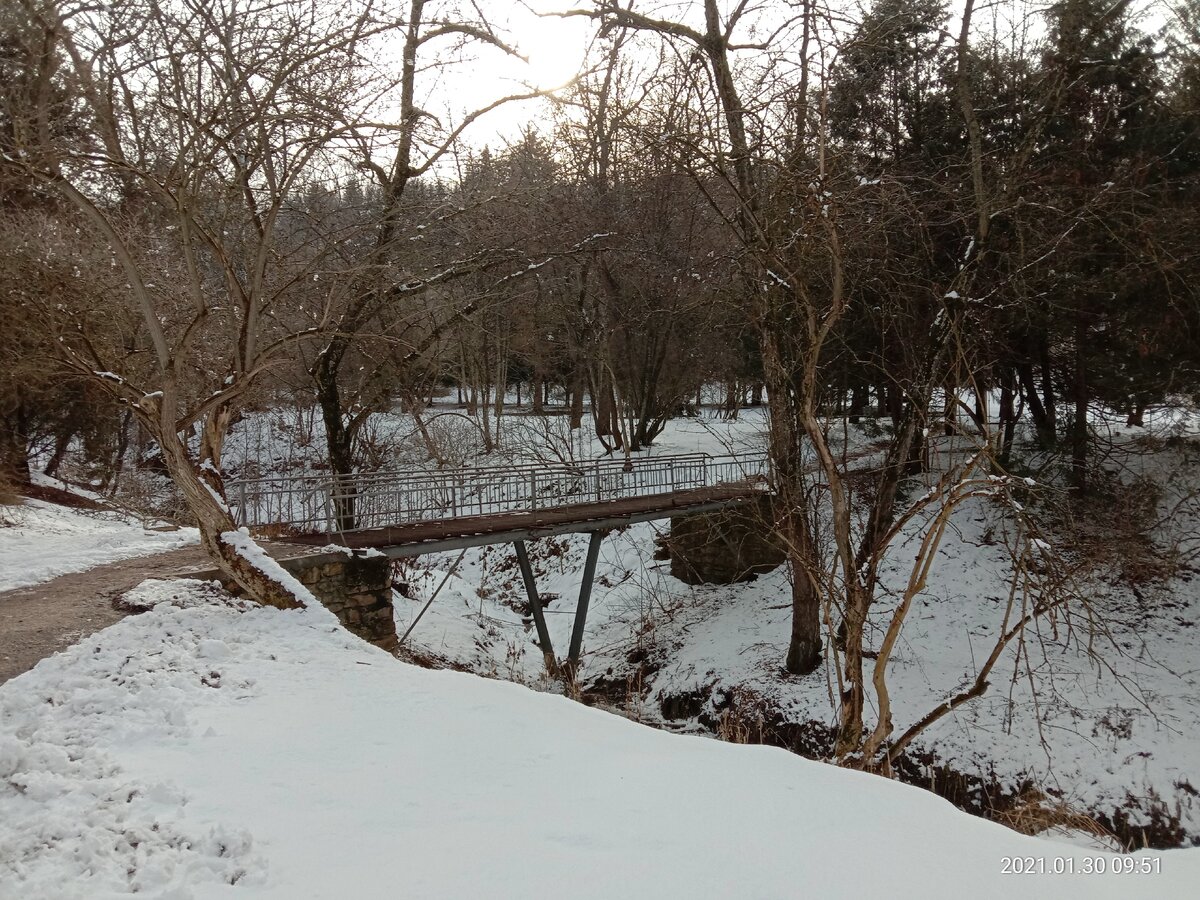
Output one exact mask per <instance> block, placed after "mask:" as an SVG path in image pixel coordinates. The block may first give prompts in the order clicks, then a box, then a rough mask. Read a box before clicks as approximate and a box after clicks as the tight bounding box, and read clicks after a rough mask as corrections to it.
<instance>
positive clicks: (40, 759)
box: [0, 581, 1200, 900]
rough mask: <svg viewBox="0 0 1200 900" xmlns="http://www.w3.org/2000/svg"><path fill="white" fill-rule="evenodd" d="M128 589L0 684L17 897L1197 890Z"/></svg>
mask: <svg viewBox="0 0 1200 900" xmlns="http://www.w3.org/2000/svg"><path fill="white" fill-rule="evenodd" d="M172 596H173V597H174V598H175V599H171V597H172ZM136 599H137V600H138V601H139V604H140V605H143V606H151V607H152V609H151V611H150V612H147V613H145V614H143V615H140V616H134V617H131V618H129V619H126V620H124V621H123V622H121V623H119V624H117V625H114V626H113V627H111V628H109V629H107V630H105V631H103V632H100V633H99V634H97V635H95V636H93V637H92V638H90V639H88V640H86V641H84V642H82V643H81V644H79V645H77V646H76V647H74V648H72V649H71V650H69V651H67V652H65V653H63V654H60V655H58V656H56V657H53V658H51V659H49V660H46V661H45V662H43V663H41V664H40V665H39V666H37V667H36V668H35V669H33V670H32V671H30V672H28V673H26V674H24V675H22V676H19V677H17V678H15V679H13V680H12V681H10V682H8V683H7V684H5V685H4V686H3V687H0V747H2V748H3V749H0V894H2V895H4V896H9V895H11V896H20V897H23V898H36V897H72V896H79V897H89V898H90V897H98V896H110V895H116V894H120V893H124V892H131V891H133V890H134V889H135V888H137V889H139V890H140V892H141V893H143V894H145V895H148V896H160V897H161V896H168V895H169V896H171V897H173V898H175V897H188V896H194V897H196V898H205V897H244V898H263V897H279V898H289V900H290V898H299V897H319V898H325V897H355V898H372V897H380V898H384V897H387V898H391V897H397V896H413V897H474V896H481V897H489V898H497V897H522V898H525V897H540V896H550V895H557V894H565V895H570V896H572V897H604V898H608V897H615V896H630V897H643V896H645V897H651V896H653V897H659V898H662V897H734V896H737V897H795V896H812V897H822V898H829V897H842V896H846V897H849V896H854V897H861V896H892V897H916V896H920V897H954V898H960V897H983V896H988V897H992V896H1014V897H1015V896H1021V897H1022V898H1026V897H1055V898H1067V897H1076V896H1078V897H1088V898H1096V897H1110V896H1111V897H1122V898H1127V897H1129V896H1132V895H1148V894H1149V892H1151V891H1153V895H1154V896H1155V897H1156V898H1168V897H1191V896H1193V895H1194V888H1195V885H1196V884H1197V883H1200V851H1171V852H1167V853H1156V854H1144V855H1142V856H1138V857H1134V858H1135V859H1141V858H1143V857H1145V858H1154V859H1159V860H1160V862H1159V863H1158V864H1157V865H1158V867H1159V868H1160V869H1161V874H1157V875H1111V874H1108V875H1104V876H1097V875H1074V876H1050V875H1042V876H1024V877H1020V876H1003V875H1001V874H1000V873H1001V868H1002V866H1003V860H1004V857H1006V856H1008V857H1011V856H1032V857H1037V858H1045V859H1047V860H1050V859H1053V858H1055V857H1069V858H1070V859H1071V860H1072V864H1073V865H1074V866H1075V867H1076V868H1082V867H1083V866H1084V865H1085V863H1084V860H1085V859H1087V858H1091V859H1094V858H1097V857H1099V856H1101V854H1097V853H1084V852H1082V851H1079V850H1078V849H1076V848H1071V847H1068V846H1066V845H1056V844H1053V843H1050V842H1046V841H1039V840H1036V839H1033V838H1027V837H1023V836H1021V835H1018V834H1016V833H1014V832H1010V831H1008V830H1006V829H1004V828H1002V827H1000V826H998V825H994V824H991V823H988V822H984V821H981V820H978V819H974V818H971V817H970V816H967V815H966V814H964V813H960V812H958V811H957V810H955V809H953V808H952V807H951V806H949V804H947V803H945V802H944V801H942V800H939V799H938V798H936V797H934V796H933V795H931V794H928V793H925V792H922V791H920V790H917V789H915V788H909V787H905V786H903V785H900V784H897V783H894V782H890V781H886V780H884V779H881V778H875V777H872V776H867V775H863V774H860V773H855V772H849V771H845V770H841V769H836V768H833V767H831V766H825V765H821V764H818V763H812V762H808V761H805V760H803V759H800V758H799V757H796V756H793V755H791V754H788V753H786V752H784V751H781V750H775V749H771V748H765V747H744V746H735V745H731V744H723V743H718V742H716V741H712V740H706V739H702V738H689V737H680V736H675V735H670V734H667V733H664V732H660V731H655V730H652V729H650V728H647V727H644V726H640V725H636V724H634V723H631V722H628V721H626V720H624V719H621V718H618V717H616V716H613V715H611V714H608V713H604V712H601V711H598V710H594V709H589V708H587V707H584V706H581V705H579V704H576V703H573V702H570V701H568V700H566V699H564V698H561V697H556V696H550V695H545V694H537V693H534V692H531V691H528V690H526V689H525V688H521V687H519V686H516V685H513V684H509V683H505V682H496V681H485V680H482V679H479V678H477V677H474V676H470V675H462V674H458V673H454V672H447V671H428V670H423V669H418V668H414V667H411V666H408V665H405V664H402V663H399V662H397V661H396V660H394V659H393V658H392V657H390V656H388V655H387V654H386V653H384V652H383V651H380V650H377V649H376V648H373V647H371V646H369V645H367V644H365V643H363V642H361V641H359V640H358V639H356V638H354V637H352V636H350V635H349V634H348V633H346V632H344V631H342V630H340V629H333V628H330V627H328V626H327V625H325V624H324V623H323V622H321V621H319V620H317V619H316V617H314V616H313V615H312V614H311V613H310V612H308V611H287V612H281V611H278V610H272V609H264V608H246V607H240V606H238V605H235V604H232V603H229V602H227V601H223V600H222V595H221V594H220V593H219V592H218V591H217V590H216V589H215V588H213V587H210V586H205V585H201V584H199V583H197V582H178V581H177V582H157V583H150V584H147V585H145V586H143V587H142V588H140V589H139V591H138V593H137V597H136ZM164 600H168V601H169V602H162V601H164ZM1104 858H1105V859H1106V860H1111V859H1114V858H1115V857H1110V856H1106V855H1105V856H1104ZM229 882H236V885H235V886H230V884H229Z"/></svg>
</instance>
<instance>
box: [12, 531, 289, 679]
mask: <svg viewBox="0 0 1200 900" xmlns="http://www.w3.org/2000/svg"><path fill="white" fill-rule="evenodd" d="M264 547H265V549H267V550H268V552H270V553H271V555H272V556H279V555H281V554H283V553H286V552H287V551H289V550H290V551H297V550H299V551H300V552H304V551H306V550H309V549H310V548H296V547H288V546H287V545H264ZM289 555H297V554H296V553H295V552H292V553H291V554H289ZM210 569H212V561H211V560H210V559H209V557H208V555H207V554H206V553H205V552H204V551H203V550H202V549H201V548H200V547H198V546H197V547H184V548H182V549H180V550H169V551H167V552H166V553H156V554H152V555H150V556H137V557H134V558H132V559H123V560H120V561H118V562H114V563H109V564H108V565H104V566H96V567H95V568H92V569H87V570H86V571H83V572H73V573H71V574H69V575H60V576H59V577H58V578H54V579H51V580H50V581H43V582H42V583H41V584H31V585H29V586H27V587H22V588H16V589H15V590H11V591H3V592H0V684H3V683H4V682H5V681H8V679H10V678H13V677H15V676H17V675H20V674H21V673H22V672H25V671H27V670H29V669H32V668H33V667H34V666H35V665H37V664H38V662H40V661H41V660H43V659H45V658H46V657H47V656H50V655H52V654H54V653H57V652H58V651H59V650H63V649H65V648H67V647H69V646H71V645H72V644H74V643H75V642H76V641H78V640H80V639H81V638H84V637H87V636H88V635H90V634H94V633H95V632H97V631H99V630H100V629H101V628H107V627H108V626H109V625H112V624H113V623H114V622H117V621H119V620H120V619H122V618H124V617H125V615H126V613H124V612H122V611H120V610H118V609H116V608H115V607H114V606H113V601H114V600H116V599H117V598H118V597H120V596H121V595H122V594H123V593H125V592H126V591H128V590H129V589H130V588H133V587H135V586H136V585H138V584H140V583H141V582H142V581H145V580H146V579H147V578H172V577H176V576H179V575H184V574H187V573H188V572H200V571H204V570H210Z"/></svg>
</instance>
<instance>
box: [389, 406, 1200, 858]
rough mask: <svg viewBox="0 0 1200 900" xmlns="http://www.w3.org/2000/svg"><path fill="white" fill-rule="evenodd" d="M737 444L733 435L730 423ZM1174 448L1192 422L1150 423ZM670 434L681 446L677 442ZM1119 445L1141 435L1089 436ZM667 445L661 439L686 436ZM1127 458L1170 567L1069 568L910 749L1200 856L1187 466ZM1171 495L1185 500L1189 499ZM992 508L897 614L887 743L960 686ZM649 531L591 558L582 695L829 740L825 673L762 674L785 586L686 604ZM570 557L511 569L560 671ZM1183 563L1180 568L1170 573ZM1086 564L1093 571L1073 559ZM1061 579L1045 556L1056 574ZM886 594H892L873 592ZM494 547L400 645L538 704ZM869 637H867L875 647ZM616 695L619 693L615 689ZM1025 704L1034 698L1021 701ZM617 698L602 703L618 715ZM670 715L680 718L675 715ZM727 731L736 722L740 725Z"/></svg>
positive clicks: (895, 566) (773, 652)
mask: <svg viewBox="0 0 1200 900" xmlns="http://www.w3.org/2000/svg"><path fill="white" fill-rule="evenodd" d="M718 424H720V425H721V426H722V427H726V428H727V430H726V431H725V433H724V434H722V436H721V439H720V440H714V443H718V444H719V443H722V442H724V441H727V440H732V441H736V440H737V438H738V437H739V434H738V429H742V428H744V429H746V431H745V434H746V436H747V438H748V439H751V440H753V439H756V438H755V432H754V431H753V429H752V426H751V425H750V424H749V423H746V422H741V423H732V424H731V425H729V426H726V425H725V424H724V423H718ZM1166 425H1167V426H1168V430H1169V432H1172V433H1174V432H1178V430H1179V428H1180V427H1182V428H1183V430H1184V431H1186V432H1189V433H1193V434H1194V433H1195V432H1196V431H1197V428H1196V423H1195V422H1194V421H1192V422H1190V423H1182V426H1181V425H1180V423H1177V422H1170V423H1166ZM695 427H697V424H696V423H691V422H689V423H687V424H686V425H685V428H695ZM1110 433H1111V435H1112V436H1113V438H1114V440H1118V441H1129V440H1132V439H1133V437H1134V436H1135V435H1138V436H1142V435H1145V434H1146V430H1143V429H1122V428H1121V427H1120V426H1114V427H1112V428H1111V431H1110ZM689 437H690V436H689V435H688V433H687V432H686V431H685V432H684V435H683V436H682V437H676V436H675V435H672V438H674V439H675V440H677V441H679V442H685V441H687V440H688V439H689ZM1144 451H1145V448H1144V447H1141V446H1140V445H1139V444H1137V443H1132V444H1129V445H1128V446H1126V448H1125V451H1124V452H1121V453H1118V452H1116V451H1114V456H1113V461H1114V462H1113V464H1114V465H1115V466H1119V467H1120V468H1121V469H1122V471H1123V477H1124V478H1125V479H1126V480H1129V479H1131V478H1147V479H1150V481H1151V482H1152V483H1153V485H1154V486H1155V489H1156V490H1157V491H1159V495H1158V496H1157V499H1156V501H1155V504H1156V509H1155V514H1156V516H1158V517H1161V522H1160V523H1159V524H1158V526H1156V528H1155V529H1154V537H1155V539H1156V541H1157V543H1158V544H1159V545H1160V546H1162V547H1170V546H1176V547H1177V550H1178V553H1179V554H1180V558H1181V559H1182V560H1183V562H1182V564H1181V565H1180V566H1179V567H1178V569H1177V570H1176V571H1174V572H1173V573H1171V574H1169V575H1167V576H1166V577H1148V578H1143V579H1138V580H1137V581H1136V582H1135V583H1130V581H1129V579H1128V578H1127V577H1126V576H1125V575H1123V574H1122V573H1121V571H1120V560H1118V559H1115V558H1114V559H1113V560H1112V562H1111V565H1108V564H1106V562H1105V561H1104V560H1101V561H1100V562H1101V565H1100V567H1099V568H1095V567H1091V568H1084V569H1081V570H1079V574H1078V578H1079V579H1080V580H1079V583H1078V585H1077V588H1078V590H1079V593H1080V596H1081V598H1082V599H1083V600H1084V601H1085V602H1084V603H1075V604H1072V605H1071V606H1070V607H1069V608H1068V614H1067V615H1063V616H1060V617H1058V618H1057V619H1056V620H1055V621H1046V622H1042V623H1040V624H1038V625H1037V626H1036V627H1034V628H1032V629H1031V630H1030V631H1029V633H1028V635H1027V639H1026V640H1025V641H1023V642H1019V643H1014V645H1013V646H1012V647H1011V648H1010V650H1009V651H1008V652H1007V653H1006V654H1005V656H1004V657H1002V660H1001V663H1000V664H999V665H998V666H997V668H996V670H995V672H994V674H993V677H992V679H991V680H992V685H991V687H990V689H989V691H988V693H987V694H985V695H984V696H983V697H982V698H980V699H978V700H976V701H973V702H972V703H970V704H968V705H967V706H965V707H964V708H963V709H962V710H961V711H959V712H958V713H956V714H955V715H952V716H949V717H947V718H945V719H943V720H941V722H939V723H937V724H936V725H935V726H933V727H932V728H931V729H929V730H928V731H927V732H926V733H925V734H924V736H923V737H922V738H921V739H920V740H919V742H918V744H917V745H916V747H915V748H914V749H915V751H916V753H915V756H916V757H919V758H920V759H922V761H923V762H924V763H925V764H928V765H939V766H946V767H949V768H951V769H953V770H955V771H956V772H960V773H962V774H964V775H967V776H969V777H974V778H977V779H979V780H980V781H981V782H982V783H992V784H997V785H999V786H1001V787H1003V788H1005V789H1007V790H1009V791H1011V792H1012V793H1016V792H1018V791H1020V790H1021V788H1022V785H1024V784H1026V783H1030V782H1031V783H1032V785H1033V786H1035V787H1036V788H1037V789H1038V790H1039V791H1041V792H1043V793H1044V794H1046V795H1047V797H1048V798H1049V802H1051V803H1058V802H1061V803H1064V804H1066V805H1067V806H1068V807H1070V808H1071V809H1073V810H1076V811H1081V812H1087V813H1091V814H1093V815H1096V816H1099V817H1101V818H1102V819H1103V820H1113V819H1114V818H1120V817H1125V823H1124V824H1126V825H1128V826H1130V827H1131V828H1133V829H1136V828H1137V827H1140V826H1153V825H1155V824H1156V823H1158V824H1161V823H1162V821H1164V820H1165V819H1164V817H1165V818H1171V819H1177V820H1178V822H1179V824H1180V825H1181V827H1182V829H1183V831H1182V834H1180V835H1179V839H1182V840H1183V841H1185V842H1190V843H1196V842H1200V795H1197V793H1196V791H1197V789H1200V740H1197V736H1198V735H1200V668H1197V664H1196V659H1197V649H1196V647H1197V645H1196V640H1197V637H1196V635H1195V633H1194V632H1195V631H1196V628H1197V627H1198V626H1200V581H1197V580H1196V579H1195V569H1194V558H1195V557H1194V555H1195V553H1196V548H1197V546H1200V538H1198V537H1197V536H1198V535H1200V503H1197V502H1196V498H1197V496H1198V495H1197V487H1198V485H1197V484H1196V483H1195V482H1196V480H1197V477H1196V474H1195V473H1196V471H1197V468H1196V465H1195V463H1196V460H1192V461H1191V462H1190V463H1187V464H1186V465H1185V464H1184V460H1183V457H1181V456H1180V455H1179V454H1181V453H1187V452H1191V451H1188V450H1187V448H1186V446H1183V447H1182V449H1181V448H1180V447H1176V448H1175V449H1170V448H1165V449H1164V448H1163V447H1162V446H1159V447H1158V448H1157V449H1155V450H1154V452H1144ZM1189 498H1190V499H1189ZM1006 521H1007V519H1006V515H1005V512H1004V510H1003V509H1001V508H1000V507H999V506H997V505H996V504H993V503H991V502H990V501H988V500H986V499H976V500H972V501H970V502H969V503H967V504H966V505H964V506H963V507H961V508H960V509H959V510H958V511H957V512H956V513H955V516H954V519H953V527H952V528H951V529H950V531H949V532H948V535H947V538H946V540H945V542H944V544H943V547H942V551H941V554H940V556H939V558H938V562H937V564H936V566H935V567H934V570H933V573H932V575H931V578H930V581H929V585H928V587H927V589H926V590H925V591H924V592H923V593H922V595H921V596H920V597H919V599H918V601H917V604H916V607H915V608H914V610H913V612H912V614H911V615H910V617H909V620H908V624H907V625H906V627H905V630H904V632H903V634H902V638H901V642H900V644H899V646H898V648H897V652H896V653H895V655H894V657H893V660H892V664H891V667H890V675H889V686H890V689H891V694H892V697H891V699H892V704H893V716H894V720H895V723H896V729H897V732H896V733H897V734H899V733H901V732H903V730H904V729H905V728H907V726H908V725H909V724H911V723H912V722H914V721H916V720H917V719H919V718H920V717H921V716H922V715H923V714H925V713H926V712H928V711H929V710H931V709H933V708H935V707H936V706H937V705H939V704H940V703H943V702H945V700H946V698H947V697H950V696H952V695H953V694H955V693H957V692H958V691H960V690H962V689H963V688H964V687H965V686H966V685H967V684H968V683H969V682H970V680H972V679H973V678H974V676H975V674H976V672H977V670H978V666H979V665H980V664H981V661H982V660H983V659H984V658H985V657H986V655H987V653H988V652H989V651H990V649H991V646H992V643H991V642H992V641H993V640H994V638H995V635H996V633H997V629H998V628H999V626H1000V623H1001V618H1002V615H1003V609H1004V601H1005V599H1006V597H1007V586H1008V583H1009V580H1010V576H1011V560H1010V557H1009V554H1008V551H1007V550H1006V548H1005V547H1004V545H1003V542H1002V539H1003V536H1004V534H1005V530H1006ZM668 528H669V524H668V523H666V522H659V523H645V524H640V525H635V526H631V527H629V528H627V529H623V530H621V531H618V532H614V533H612V534H610V535H609V536H607V537H606V538H605V539H604V543H603V544H602V549H601V553H600V562H599V567H598V570H597V579H598V581H597V587H596V590H595V592H594V593H593V596H592V610H591V612H590V614H589V618H588V625H587V630H586V633H585V640H584V650H585V656H584V660H583V669H582V674H581V678H582V681H583V682H584V684H585V685H590V686H592V687H596V688H598V693H602V694H603V695H605V696H606V697H608V698H609V699H610V700H611V701H612V702H614V703H615V705H616V706H617V708H619V709H620V711H622V712H623V713H624V714H626V715H630V716H632V717H635V718H638V719H640V720H642V721H646V722H652V723H655V724H659V725H663V726H666V727H668V728H671V729H674V730H680V731H690V732H697V733H711V731H712V728H713V723H714V722H719V721H720V720H721V719H722V717H723V716H726V715H728V714H729V710H730V709H731V708H738V711H739V712H740V713H742V714H744V715H746V717H747V718H753V716H754V715H756V714H757V713H759V712H764V713H765V714H766V715H767V716H768V717H771V716H776V715H778V716H779V717H780V718H781V719H782V721H783V723H784V724H788V723H791V724H803V723H807V722H817V723H822V724H824V725H830V726H831V725H832V724H833V722H834V720H835V715H836V709H835V706H834V703H833V698H834V697H835V696H836V684H835V683H834V681H835V676H834V673H833V672H832V671H830V670H828V669H827V670H825V671H823V672H821V673H818V674H815V675H812V676H808V677H806V678H792V677H788V676H786V675H784V674H783V672H782V660H783V658H784V655H785V653H786V647H787V637H788V634H789V625H790V607H789V599H790V589H789V585H788V581H787V577H786V573H785V571H784V570H783V569H777V570H775V571H774V572H771V573H769V574H767V575H765V576H761V577H760V578H758V579H757V580H756V581H753V582H749V583H744V584H739V585H724V586H723V585H699V586H689V585H686V584H683V583H681V582H679V581H677V580H676V579H674V578H672V577H671V576H670V574H669V563H667V562H665V561H660V560H655V559H654V552H655V539H656V537H657V536H658V535H659V534H660V533H662V532H664V531H666V530H667V529H668ZM918 540H919V537H918V532H917V531H916V530H915V529H910V530H909V531H908V532H907V533H906V535H905V536H904V538H903V539H902V540H901V541H900V542H899V544H898V545H897V546H896V547H895V549H894V551H893V553H892V555H891V558H890V560H889V562H888V564H887V565H886V566H885V568H884V571H883V593H882V595H881V596H882V599H881V602H880V611H881V612H882V613H884V614H886V613H887V611H888V610H889V608H890V602H889V600H888V596H889V593H888V592H889V591H891V592H895V591H896V590H897V589H898V588H899V587H900V586H901V585H902V584H903V582H904V579H905V578H906V577H907V574H908V573H907V568H906V566H907V564H908V563H909V561H910V559H911V557H912V555H913V553H914V552H915V548H916V544H917V542H918ZM585 548H586V538H585V537H583V536H569V537H565V538H557V539H548V540H544V541H538V542H534V543H532V544H531V545H530V554H531V557H532V560H533V564H534V567H535V569H536V570H537V576H538V584H539V589H540V591H541V593H542V594H543V597H544V598H548V599H549V609H548V624H549V627H550V632H551V637H552V640H553V643H554V646H555V648H556V649H557V650H558V652H559V654H560V655H562V654H563V653H565V648H566V646H567V642H568V639H569V635H570V629H571V625H572V621H573V617H574V611H575V599H576V596H577V593H578V589H579V583H580V580H581V570H582V567H583V559H584V554H585ZM1189 553H1191V554H1192V560H1191V562H1188V561H1187V555H1188V554H1189ZM457 557H458V554H456V553H455V554H444V555H442V556H440V557H427V558H424V559H423V560H422V561H421V562H420V563H418V564H416V565H414V566H413V569H412V571H411V572H410V573H409V575H408V579H409V583H410V585H411V587H412V589H411V590H410V591H409V593H410V594H412V596H413V599H412V600H409V601H403V600H400V601H398V610H397V621H398V625H399V627H400V629H401V630H402V631H403V629H405V628H406V627H407V626H408V624H409V623H410V622H411V620H412V618H413V617H414V616H415V614H416V613H417V611H418V610H419V609H420V608H421V607H422V606H423V605H424V601H425V600H426V599H427V598H428V597H429V596H430V595H431V593H432V591H433V590H434V589H435V588H436V586H437V585H438V584H439V583H440V582H441V580H442V576H443V574H444V572H445V571H446V570H448V569H449V568H450V567H451V566H452V565H453V564H454V562H455V560H456V559H457ZM1092 562H1093V563H1094V562H1095V561H1094V560H1093V561H1092ZM1077 564H1078V561H1077V560H1074V559H1069V558H1068V559H1065V560H1064V561H1063V565H1064V567H1065V568H1068V569H1070V568H1073V567H1075V566H1076V565H1077ZM893 596H894V593H893ZM524 603H525V598H524V590H523V587H522V584H521V580H520V575H519V571H518V569H517V567H516V563H515V559H514V557H513V555H512V552H511V549H510V548H506V547H496V548H480V549H475V550H470V551H468V552H467V553H466V554H465V556H464V558H463V560H462V562H461V564H460V565H459V566H458V568H457V570H456V572H455V574H454V575H453V576H452V577H451V578H450V579H449V581H448V582H447V584H446V586H445V587H444V588H443V589H442V592H441V594H440V595H439V597H438V599H437V600H436V601H435V602H434V603H433V605H432V606H431V607H430V609H429V611H428V612H427V613H426V614H425V616H424V618H423V619H422V620H421V622H420V624H419V625H418V626H417V628H416V629H415V630H414V632H413V635H412V637H410V639H409V642H410V645H411V646H412V648H413V649H414V650H415V651H416V652H417V654H418V655H419V656H421V657H425V658H429V657H432V658H440V659H442V660H444V661H446V662H447V663H450V664H453V665H457V666H462V667H465V668H467V669H469V670H471V671H474V672H479V673H482V674H487V675H490V676H492V677H498V678H507V679H512V680H517V681H520V682H523V683H526V684H530V685H537V686H540V685H542V684H543V683H544V682H543V676H542V673H541V669H542V660H541V654H540V652H539V651H538V649H537V647H536V646H535V645H534V643H533V641H534V639H535V635H534V634H533V631H532V629H531V627H530V623H529V621H528V620H527V619H523V618H522V617H521V616H520V615H519V614H518V613H517V612H516V611H514V610H520V609H523V606H524ZM875 639H876V640H878V634H876V635H875ZM622 685H626V686H627V687H625V688H624V690H622ZM1035 688H1036V690H1035ZM622 694H623V696H622ZM681 701H682V702H681ZM741 724H743V725H744V724H746V723H744V722H743V723H741Z"/></svg>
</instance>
